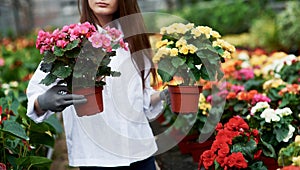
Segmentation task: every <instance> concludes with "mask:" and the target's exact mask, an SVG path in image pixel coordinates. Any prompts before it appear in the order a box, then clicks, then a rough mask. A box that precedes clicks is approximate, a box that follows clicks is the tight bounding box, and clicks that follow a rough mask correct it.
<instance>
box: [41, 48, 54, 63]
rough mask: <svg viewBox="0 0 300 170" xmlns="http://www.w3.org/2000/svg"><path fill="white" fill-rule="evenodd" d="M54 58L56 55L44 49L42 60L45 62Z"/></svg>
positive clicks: (50, 61) (49, 61) (51, 61)
mask: <svg viewBox="0 0 300 170" xmlns="http://www.w3.org/2000/svg"><path fill="white" fill-rule="evenodd" d="M55 60H56V56H55V55H54V54H53V53H51V52H50V51H45V52H44V58H43V61H44V62H45V63H47V64H49V63H53V62H54V61H55Z"/></svg>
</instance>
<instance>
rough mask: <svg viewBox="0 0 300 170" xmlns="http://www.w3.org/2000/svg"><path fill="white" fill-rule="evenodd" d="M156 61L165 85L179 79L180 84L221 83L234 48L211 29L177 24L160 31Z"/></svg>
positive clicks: (191, 24) (154, 58)
mask: <svg viewBox="0 0 300 170" xmlns="http://www.w3.org/2000/svg"><path fill="white" fill-rule="evenodd" d="M160 31H161V32H160V33H161V34H162V38H161V40H160V41H158V42H157V43H156V48H157V52H156V53H155V55H154V57H153V62H154V63H157V64H158V74H159V75H160V77H161V78H162V81H163V82H164V83H166V82H170V81H171V80H173V79H174V77H180V78H181V79H182V83H181V84H180V85H189V86H191V85H195V83H196V82H198V81H199V80H200V79H201V78H202V79H204V80H216V79H217V80H219V79H221V78H222V77H223V75H224V74H223V72H222V70H221V63H222V62H225V58H230V57H231V54H232V53H233V52H234V51H235V47H234V46H233V45H231V44H230V43H228V42H226V41H224V40H223V39H221V36H220V34H219V33H218V32H217V31H214V30H213V29H212V28H210V27H208V26H195V25H194V24H193V23H188V24H183V23H174V24H172V25H170V26H168V27H162V28H161V30H160Z"/></svg>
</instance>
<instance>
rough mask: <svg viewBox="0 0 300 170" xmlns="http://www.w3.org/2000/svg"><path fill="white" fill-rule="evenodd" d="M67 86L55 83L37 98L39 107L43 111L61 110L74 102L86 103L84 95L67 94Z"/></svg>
mask: <svg viewBox="0 0 300 170" xmlns="http://www.w3.org/2000/svg"><path fill="white" fill-rule="evenodd" d="M67 91H68V89H67V87H66V86H62V85H55V86H53V87H51V88H50V89H49V90H47V91H46V92H45V93H44V94H42V95H40V96H39V97H38V98H37V102H38V104H39V107H40V108H41V109H42V110H43V111H47V110H50V111H53V112H61V111H63V110H64V109H65V108H66V107H68V106H70V105H72V104H81V103H86V102H87V99H86V98H85V97H84V96H83V95H76V94H67Z"/></svg>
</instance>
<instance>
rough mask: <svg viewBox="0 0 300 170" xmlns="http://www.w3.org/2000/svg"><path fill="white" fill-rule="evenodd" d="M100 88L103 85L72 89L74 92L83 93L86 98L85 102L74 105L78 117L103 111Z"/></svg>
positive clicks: (101, 88)
mask: <svg viewBox="0 0 300 170" xmlns="http://www.w3.org/2000/svg"><path fill="white" fill-rule="evenodd" d="M102 90H103V87H87V88H80V89H74V90H73V93H74V94H79V95H84V96H85V97H86V99H87V102H86V103H84V104H76V105H75V109H76V112H77V115H78V116H79V117H81V116H90V115H94V114H97V113H100V112H103V100H102Z"/></svg>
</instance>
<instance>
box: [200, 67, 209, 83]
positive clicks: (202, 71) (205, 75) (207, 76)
mask: <svg viewBox="0 0 300 170" xmlns="http://www.w3.org/2000/svg"><path fill="white" fill-rule="evenodd" d="M200 74H201V77H202V78H203V79H204V80H210V78H209V75H208V72H207V70H206V68H205V67H203V66H201V68H200Z"/></svg>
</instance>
